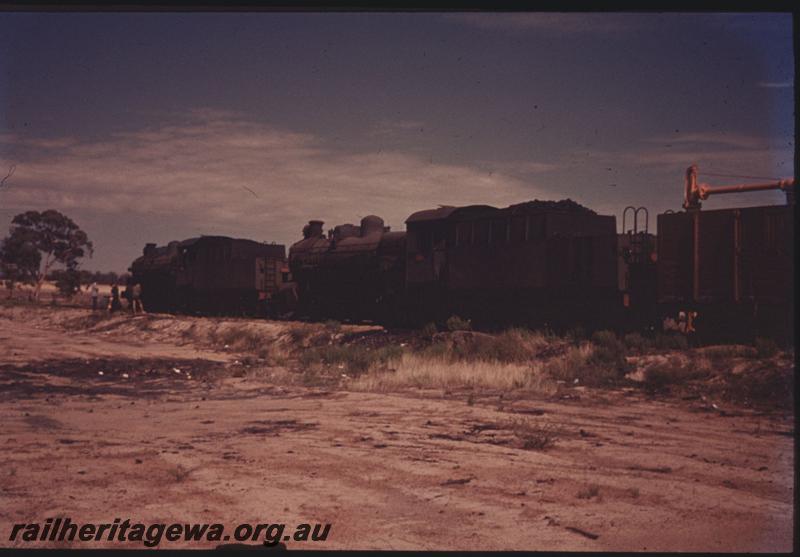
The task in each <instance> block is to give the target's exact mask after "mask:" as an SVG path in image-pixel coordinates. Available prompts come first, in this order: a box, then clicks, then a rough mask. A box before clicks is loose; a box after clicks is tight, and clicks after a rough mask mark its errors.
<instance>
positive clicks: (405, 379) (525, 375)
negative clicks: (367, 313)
mask: <svg viewBox="0 0 800 557" xmlns="http://www.w3.org/2000/svg"><path fill="white" fill-rule="evenodd" d="M393 366H394V371H377V370H372V371H370V372H369V373H366V374H364V375H362V376H361V377H359V378H358V379H357V380H355V381H353V383H352V384H351V387H352V388H354V389H357V390H364V391H390V390H393V389H400V388H407V387H416V388H441V389H453V388H475V389H501V390H511V389H525V390H531V391H536V392H539V393H544V394H554V393H555V392H556V391H557V387H556V385H555V382H553V381H552V380H550V378H549V377H547V376H546V375H545V374H544V373H543V372H542V370H541V366H538V365H521V364H506V363H498V362H487V361H472V362H468V361H455V362H454V361H451V360H449V359H448V358H443V357H431V356H429V355H420V354H410V353H404V354H403V355H402V357H401V358H400V359H399V360H397V361H394V362H393Z"/></svg>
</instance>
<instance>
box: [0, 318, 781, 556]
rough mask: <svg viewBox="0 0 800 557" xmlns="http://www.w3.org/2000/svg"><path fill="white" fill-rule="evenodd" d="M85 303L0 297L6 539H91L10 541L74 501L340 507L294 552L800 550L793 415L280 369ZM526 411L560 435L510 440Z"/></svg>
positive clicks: (307, 513)
mask: <svg viewBox="0 0 800 557" xmlns="http://www.w3.org/2000/svg"><path fill="white" fill-rule="evenodd" d="M89 314H90V311H88V310H69V311H66V310H65V311H61V310H59V309H57V308H54V309H52V310H47V311H45V310H37V311H36V312H28V311H26V310H24V308H23V309H20V308H9V307H0V420H1V421H2V424H3V426H4V427H3V432H2V434H0V445H2V447H3V465H2V467H0V490H2V491H1V492H0V501H2V504H0V539H1V540H2V541H0V546H5V547H8V546H14V547H65V546H66V547H70V546H71V547H87V542H73V543H72V544H71V545H70V544H68V543H62V544H58V543H52V542H37V543H25V542H21V541H16V542H10V541H8V539H9V535H10V532H11V528H12V525H13V524H14V523H18V522H44V520H45V519H46V518H50V517H67V516H68V517H70V518H71V520H72V521H73V522H79V523H80V522H93V523H108V522H111V521H112V520H113V519H114V518H117V517H120V518H122V519H123V520H124V519H125V518H130V519H131V520H132V521H136V522H142V523H145V524H148V523H157V522H163V523H171V522H181V523H185V522H197V523H215V522H218V523H223V524H225V525H226V528H228V529H231V530H232V529H233V527H234V526H235V525H236V524H239V523H243V522H250V523H266V522H271V523H275V522H283V523H287V524H288V525H289V526H290V527H291V526H292V525H294V524H300V523H330V524H332V527H331V532H330V535H329V537H328V539H327V541H325V542H317V543H306V544H303V543H295V542H292V541H289V542H287V545H288V547H289V549H373V548H374V549H398V550H399V549H414V550H419V549H430V550H446V549H449V550H548V551H549V550H560V551H582V550H591V551H737V552H750V551H791V550H792V539H793V518H794V517H793V512H794V511H793V500H794V491H793V490H794V486H793V479H794V447H793V436H794V430H793V427H794V420H793V417H792V416H791V415H787V414H786V413H785V412H783V413H779V412H765V411H763V410H762V411H755V410H752V409H747V408H733V407H727V408H726V409H725V411H720V410H719V409H718V408H714V407H713V406H709V405H703V404H700V402H699V401H698V400H695V399H692V400H683V399H681V398H664V397H660V398H648V397H647V396H646V395H645V394H644V393H643V392H642V391H641V390H637V389H634V388H621V389H617V390H608V389H586V388H583V387H577V388H575V389H572V390H571V391H570V392H571V394H570V395H568V396H567V397H560V398H558V399H553V398H552V397H550V398H543V397H538V398H537V397H533V396H530V397H527V396H521V395H514V396H510V395H507V394H504V393H502V392H495V393H493V392H483V393H478V395H477V396H476V395H475V394H474V393H472V394H469V393H465V392H453V391H450V392H448V391H435V390H420V389H407V390H405V391H402V392H395V393H389V394H379V393H369V392H352V391H348V390H345V389H342V388H322V387H307V386H298V385H280V384H275V383H273V382H270V381H269V380H268V378H265V377H264V376H259V377H254V376H251V375H248V374H247V373H235V372H234V373H231V370H232V369H233V370H234V371H235V368H236V367H237V366H240V365H241V363H240V356H239V355H237V354H235V353H231V352H230V351H227V350H220V349H215V348H210V347H203V346H199V345H196V344H193V343H190V342H184V341H181V340H180V336H179V335H167V334H159V333H158V331H152V330H148V328H147V327H137V326H134V325H135V324H136V320H145V319H147V318H146V317H136V318H133V317H129V316H120V317H119V318H115V319H118V320H128V321H130V324H131V326H130V327H127V328H126V327H121V326H120V327H116V328H107V329H106V330H104V328H103V327H94V328H91V329H86V328H81V327H78V326H77V323H78V321H75V320H76V319H78V320H79V319H87V318H88V316H89ZM175 319H176V320H177V321H180V322H182V323H184V324H186V323H187V322H193V321H194V322H199V321H201V319H200V318H190V317H180V318H175ZM264 327H273V328H274V329H275V330H276V331H278V330H279V329H280V328H281V327H285V324H264ZM101 372H102V374H101ZM519 420H527V423H534V424H538V425H541V426H543V427H545V426H546V427H547V428H550V429H551V430H552V431H554V432H555V433H554V444H553V445H552V446H551V447H549V448H546V449H535V448H525V447H522V446H519V445H518V444H515V443H513V442H512V440H511V437H510V430H511V429H513V427H514V424H515V423H518V421H519ZM213 545H215V543H214V542H174V543H169V542H166V541H165V542H162V544H161V546H160V547H162V548H204V547H211V546H213ZM88 547H92V548H99V547H115V548H120V547H130V548H137V547H142V546H141V544H140V543H136V542H130V543H127V544H124V543H120V542H116V543H112V542H90V543H89V545H88Z"/></svg>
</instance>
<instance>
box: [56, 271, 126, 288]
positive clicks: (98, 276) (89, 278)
mask: <svg viewBox="0 0 800 557" xmlns="http://www.w3.org/2000/svg"><path fill="white" fill-rule="evenodd" d="M69 274H70V271H69V270H68V269H55V270H53V271H50V274H49V275H47V280H50V281H53V282H58V281H59V280H63V279H64V278H65V277H66V276H67V275H69ZM75 275H76V277H77V279H78V281H79V283H80V284H81V285H87V284H92V283H93V282H96V283H97V284H114V283H117V284H125V281H126V280H127V279H128V277H129V276H130V274H129V273H115V272H114V271H107V272H102V271H87V270H85V269H80V270H78V271H77V272H76V273H75Z"/></svg>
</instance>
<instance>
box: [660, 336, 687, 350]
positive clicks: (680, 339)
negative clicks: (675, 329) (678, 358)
mask: <svg viewBox="0 0 800 557" xmlns="http://www.w3.org/2000/svg"><path fill="white" fill-rule="evenodd" d="M655 345H656V348H658V349H659V350H688V349H689V342H688V341H687V340H686V337H685V336H683V335H682V334H680V333H658V334H657V335H656V338H655Z"/></svg>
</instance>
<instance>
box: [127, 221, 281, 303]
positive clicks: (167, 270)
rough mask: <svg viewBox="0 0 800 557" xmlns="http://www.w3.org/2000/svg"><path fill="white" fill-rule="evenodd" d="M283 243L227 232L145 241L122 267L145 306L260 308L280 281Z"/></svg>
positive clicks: (271, 295) (279, 286) (267, 300)
mask: <svg viewBox="0 0 800 557" xmlns="http://www.w3.org/2000/svg"><path fill="white" fill-rule="evenodd" d="M285 257H286V248H285V247H284V246H282V245H276V244H264V243H261V242H255V241H253V240H242V239H235V238H228V237H227V236H201V237H199V238H190V239H188V240H184V241H182V242H177V241H176V242H170V243H169V244H168V245H166V246H162V247H156V245H155V244H147V245H146V246H145V248H144V252H143V254H142V256H141V257H139V258H138V259H136V260H135V261H134V262H133V263H132V264H131V266H130V268H129V269H128V270H129V271H130V272H131V281H132V283H133V284H135V283H136V282H138V283H140V284H141V285H142V302H143V303H144V307H145V309H147V310H148V311H164V312H176V311H177V312H185V313H195V312H202V313H234V314H261V313H264V311H265V310H266V309H267V308H268V305H269V302H270V300H271V299H272V298H273V297H275V296H276V295H277V294H278V292H279V290H280V288H281V284H282V282H283V278H284V274H285V270H284V261H285Z"/></svg>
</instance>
